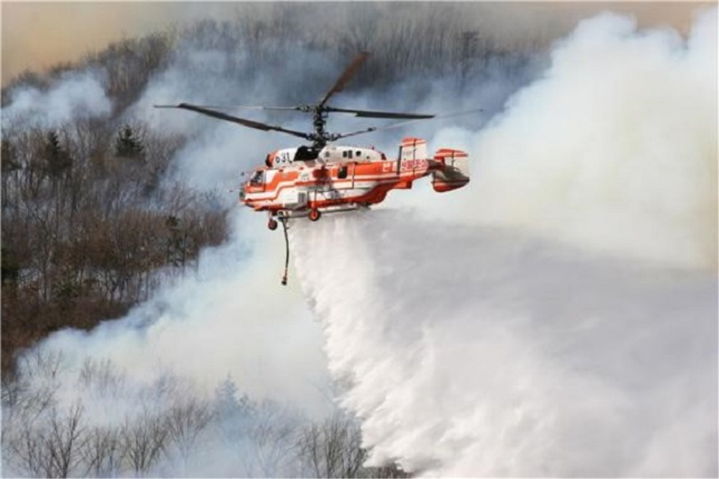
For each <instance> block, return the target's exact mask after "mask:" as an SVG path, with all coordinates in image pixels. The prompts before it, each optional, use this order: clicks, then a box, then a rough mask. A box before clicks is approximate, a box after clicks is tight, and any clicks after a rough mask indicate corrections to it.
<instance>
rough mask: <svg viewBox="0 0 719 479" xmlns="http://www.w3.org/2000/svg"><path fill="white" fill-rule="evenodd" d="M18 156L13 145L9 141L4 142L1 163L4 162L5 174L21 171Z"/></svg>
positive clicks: (3, 170)
mask: <svg viewBox="0 0 719 479" xmlns="http://www.w3.org/2000/svg"><path fill="white" fill-rule="evenodd" d="M16 156H17V153H16V151H15V147H14V146H13V144H12V143H10V142H9V141H7V140H2V153H0V161H2V172H3V173H10V172H12V171H15V170H18V169H20V165H19V164H18V162H17V159H16Z"/></svg>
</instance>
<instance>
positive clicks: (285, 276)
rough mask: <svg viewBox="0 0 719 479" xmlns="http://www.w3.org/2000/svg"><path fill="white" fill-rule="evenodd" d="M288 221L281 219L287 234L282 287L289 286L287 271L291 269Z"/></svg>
mask: <svg viewBox="0 0 719 479" xmlns="http://www.w3.org/2000/svg"><path fill="white" fill-rule="evenodd" d="M287 220H288V218H284V217H282V218H280V221H281V222H282V230H283V231H284V233H285V274H284V275H282V286H287V270H288V268H289V267H290V240H289V238H288V237H287V228H288V226H287Z"/></svg>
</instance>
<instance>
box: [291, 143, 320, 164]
mask: <svg viewBox="0 0 719 479" xmlns="http://www.w3.org/2000/svg"><path fill="white" fill-rule="evenodd" d="M319 155H320V152H319V150H317V149H316V148H313V147H311V146H300V147H299V148H297V153H295V157H294V159H293V160H292V161H311V160H316V159H317V157H318V156H319Z"/></svg>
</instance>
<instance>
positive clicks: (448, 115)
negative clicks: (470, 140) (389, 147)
mask: <svg viewBox="0 0 719 479" xmlns="http://www.w3.org/2000/svg"><path fill="white" fill-rule="evenodd" d="M481 111H484V109H482V108H474V109H472V110H463V111H457V112H452V113H446V114H444V115H434V116H433V117H431V119H434V120H441V119H444V118H453V117H455V116H462V115H469V114H472V113H478V112H481ZM427 119H428V118H416V119H413V120H406V121H398V122H396V123H390V124H389V125H384V126H371V127H369V128H365V129H364V130H358V131H353V132H351V133H340V134H337V135H333V136H332V141H335V140H339V139H340V138H347V137H348V136H356V135H362V134H365V133H373V132H375V131H382V130H389V129H392V128H399V127H402V126H405V125H408V124H410V123H415V122H417V121H423V120H427Z"/></svg>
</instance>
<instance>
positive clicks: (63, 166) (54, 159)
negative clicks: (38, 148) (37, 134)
mask: <svg viewBox="0 0 719 479" xmlns="http://www.w3.org/2000/svg"><path fill="white" fill-rule="evenodd" d="M43 156H44V158H43V159H44V160H45V170H46V171H47V174H48V175H50V176H51V177H53V178H58V177H60V176H62V174H63V173H65V172H67V171H68V170H69V169H70V168H72V158H71V157H70V155H69V153H68V152H67V151H65V149H64V148H63V147H62V145H60V138H59V137H58V135H57V132H55V131H51V132H50V133H48V134H47V139H46V140H45V148H44V155H43Z"/></svg>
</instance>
